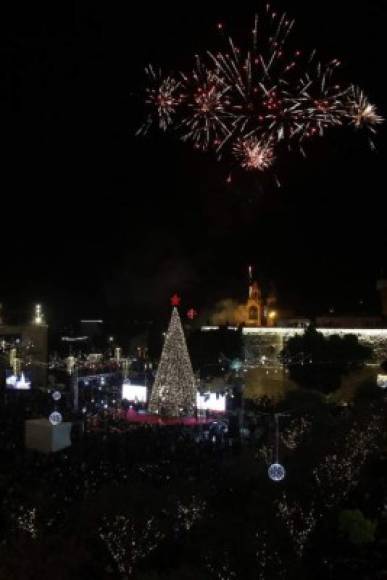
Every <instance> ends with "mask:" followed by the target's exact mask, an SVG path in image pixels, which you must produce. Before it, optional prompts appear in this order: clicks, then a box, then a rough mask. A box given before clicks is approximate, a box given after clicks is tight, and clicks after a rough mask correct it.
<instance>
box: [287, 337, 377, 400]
mask: <svg viewBox="0 0 387 580" xmlns="http://www.w3.org/2000/svg"><path fill="white" fill-rule="evenodd" d="M371 355H372V350H371V349H370V348H368V347H366V346H363V345H361V344H359V341H358V338H357V336H355V335H352V334H347V335H345V336H339V335H337V334H334V335H331V336H328V337H325V336H324V335H323V334H322V333H321V332H317V330H316V329H315V328H314V327H313V326H309V327H308V328H307V329H306V330H305V332H304V334H302V335H297V336H293V337H292V338H290V339H289V340H288V342H287V343H286V346H285V348H284V350H283V351H282V360H283V362H284V364H285V365H286V366H287V368H288V369H289V372H290V377H291V378H292V379H293V380H294V381H295V382H297V383H298V384H299V385H300V386H301V387H304V388H311V389H316V390H319V391H322V392H324V393H328V392H331V391H334V390H335V389H337V388H338V387H339V386H340V382H341V378H342V376H343V375H345V374H346V373H348V372H350V371H352V370H355V369H359V368H361V367H362V366H363V365H364V363H365V361H366V360H368V359H369V358H371Z"/></svg>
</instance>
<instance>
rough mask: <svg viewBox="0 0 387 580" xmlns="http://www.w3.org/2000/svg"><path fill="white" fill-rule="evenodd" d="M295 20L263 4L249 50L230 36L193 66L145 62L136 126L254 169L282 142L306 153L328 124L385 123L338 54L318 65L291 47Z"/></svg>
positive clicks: (266, 164)
mask: <svg viewBox="0 0 387 580" xmlns="http://www.w3.org/2000/svg"><path fill="white" fill-rule="evenodd" d="M293 27H294V21H293V20H290V19H288V18H287V16H286V15H285V14H278V13H276V12H275V11H273V10H272V9H271V7H270V5H269V4H267V5H266V8H265V10H264V11H263V14H261V15H257V16H256V17H255V21H254V27H253V30H252V36H253V38H252V43H251V46H250V48H249V49H247V50H241V49H240V48H239V47H237V46H236V44H235V43H234V42H233V40H232V39H231V38H230V39H229V41H228V44H227V45H226V49H225V50H220V51H218V52H210V51H207V54H206V57H205V58H199V56H196V57H195V58H196V60H195V67H194V68H193V70H192V71H190V72H188V73H184V72H181V73H179V75H177V76H175V77H174V76H171V75H169V76H165V77H163V76H162V74H161V72H160V71H155V70H154V69H153V68H152V66H149V67H147V69H146V73H147V77H148V81H149V86H148V88H147V89H146V91H145V104H146V105H147V107H148V108H149V114H148V117H147V119H146V122H145V123H144V125H143V126H142V128H141V129H140V130H139V131H138V133H146V132H147V131H148V130H149V128H150V126H151V125H158V127H159V128H160V129H162V130H163V131H165V130H167V129H169V128H172V129H174V130H176V132H177V133H178V135H179V136H180V138H181V139H182V140H184V141H190V142H192V144H193V146H194V147H195V148H197V149H201V150H209V149H210V150H211V149H212V150H213V151H215V152H216V154H217V156H218V157H220V156H224V157H226V158H228V159H234V160H235V159H236V160H238V162H239V163H240V165H241V166H242V167H243V168H244V169H246V170H249V171H251V170H256V171H260V172H262V171H264V170H268V169H270V168H271V167H272V165H273V164H274V161H275V159H276V158H277V153H278V148H279V145H280V144H281V143H285V144H286V145H287V148H288V149H290V148H291V147H292V144H293V143H294V144H295V147H296V148H298V149H299V151H300V152H301V153H302V154H304V147H303V143H304V141H305V140H306V139H308V138H311V137H322V136H324V134H325V132H326V130H328V129H329V128H331V127H344V126H348V125H352V126H354V127H355V128H358V129H360V128H366V129H368V131H370V132H371V133H375V132H376V126H377V125H379V124H380V123H382V122H383V118H382V117H381V116H380V115H379V114H378V113H377V110H376V107H375V106H374V105H372V104H371V103H370V102H369V101H368V99H367V97H366V96H365V95H364V93H363V92H362V91H361V90H360V89H358V88H355V87H353V86H342V85H341V84H340V83H337V81H336V80H335V77H336V73H337V70H338V69H339V67H340V61H339V60H338V59H336V58H335V59H333V60H331V61H330V62H328V64H326V65H324V64H322V63H321V62H318V61H317V60H316V51H313V52H312V53H311V54H310V55H304V52H303V51H302V50H301V49H298V48H297V49H296V50H295V49H292V48H291V47H290V46H289V36H290V33H291V32H292V29H293ZM217 28H218V30H222V29H223V24H221V25H219V24H218V26H217ZM250 38H251V37H250ZM371 145H372V143H371ZM283 149H284V148H283V147H282V148H281V151H282V150H283Z"/></svg>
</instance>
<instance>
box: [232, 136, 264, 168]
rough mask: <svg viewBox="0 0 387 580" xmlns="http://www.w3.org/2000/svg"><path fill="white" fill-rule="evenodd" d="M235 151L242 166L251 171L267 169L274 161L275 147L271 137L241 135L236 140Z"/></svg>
mask: <svg viewBox="0 0 387 580" xmlns="http://www.w3.org/2000/svg"><path fill="white" fill-rule="evenodd" d="M233 153H234V156H235V158H236V159H238V161H239V162H240V164H241V167H243V169H247V170H249V171H265V170H266V169H268V168H269V167H271V166H272V165H273V163H274V148H273V145H272V141H271V140H270V139H268V140H263V139H257V138H256V137H254V136H251V137H246V138H243V137H241V138H239V139H238V140H237V141H236V142H235V144H234V146H233Z"/></svg>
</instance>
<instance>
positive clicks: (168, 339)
mask: <svg viewBox="0 0 387 580" xmlns="http://www.w3.org/2000/svg"><path fill="white" fill-rule="evenodd" d="M195 404H196V385H195V377H194V374H193V370H192V365H191V360H190V357H189V354H188V349H187V344H186V341H185V336H184V331H183V327H182V325H181V320H180V316H179V313H178V311H177V308H176V307H174V308H173V310H172V316H171V321H170V323H169V327H168V331H167V334H166V336H165V342H164V346H163V351H162V353H161V359H160V363H159V367H158V369H157V373H156V378H155V382H154V385H153V389H152V394H151V398H150V404H149V411H150V412H151V413H158V414H160V415H168V416H171V417H179V416H180V415H193V413H194V409H195Z"/></svg>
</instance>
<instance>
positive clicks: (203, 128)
mask: <svg viewBox="0 0 387 580" xmlns="http://www.w3.org/2000/svg"><path fill="white" fill-rule="evenodd" d="M182 79H183V85H184V95H185V98H184V109H185V112H184V113H183V119H182V122H181V130H182V139H183V140H185V141H186V140H192V141H193V143H194V145H195V147H197V148H200V149H203V150H205V149H208V148H209V147H211V146H212V147H214V148H217V147H218V146H219V145H220V144H221V143H222V142H223V141H224V139H225V138H227V136H228V135H229V129H228V125H227V121H228V116H229V115H228V113H227V107H229V106H230V104H231V102H230V100H229V98H228V97H227V93H228V91H229V85H227V83H226V82H225V81H224V79H223V78H222V77H221V76H219V75H218V74H217V73H216V72H215V71H212V70H209V69H208V68H206V67H205V66H204V65H202V63H201V62H200V60H199V58H197V59H196V67H195V69H194V71H193V72H192V74H191V75H189V76H188V75H184V74H183V75H182Z"/></svg>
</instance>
